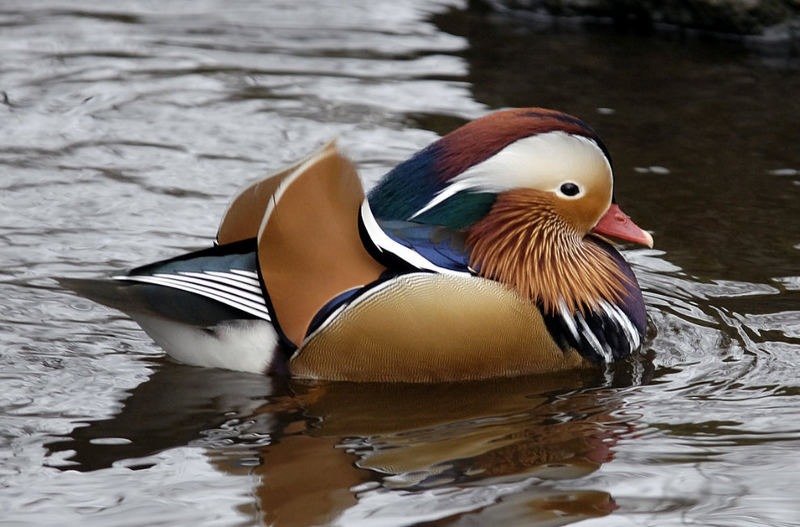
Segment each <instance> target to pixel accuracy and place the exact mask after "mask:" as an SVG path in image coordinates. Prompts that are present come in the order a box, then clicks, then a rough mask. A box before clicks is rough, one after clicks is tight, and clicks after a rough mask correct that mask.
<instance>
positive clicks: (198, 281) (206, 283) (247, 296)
mask: <svg viewBox="0 0 800 527" xmlns="http://www.w3.org/2000/svg"><path fill="white" fill-rule="evenodd" d="M198 274H200V277H193V276H185V275H184V273H180V274H168V273H163V274H162V273H156V274H154V275H153V276H156V277H164V278H169V279H171V280H177V281H180V282H186V283H189V284H192V285H196V286H197V287H204V288H208V289H212V290H216V291H217V292H218V293H219V294H220V295H223V296H230V297H231V299H232V300H233V299H237V298H238V299H241V300H243V301H248V302H254V303H255V304H256V305H260V304H262V303H263V302H264V299H263V298H262V297H261V295H260V294H258V295H254V294H252V293H248V292H247V291H242V290H241V289H237V288H234V287H228V286H226V285H222V284H219V283H216V282H213V281H210V280H208V279H206V277H204V276H203V275H202V273H198ZM260 292H261V291H259V293H260Z"/></svg>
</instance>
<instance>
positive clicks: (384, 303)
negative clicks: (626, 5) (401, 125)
mask: <svg viewBox="0 0 800 527" xmlns="http://www.w3.org/2000/svg"><path fill="white" fill-rule="evenodd" d="M604 236H610V237H614V238H618V239H621V240H627V241H631V242H636V243H639V244H643V245H647V246H652V237H651V236H650V234H648V233H647V232H645V231H643V230H642V229H640V228H639V227H638V226H636V224H635V223H633V222H632V221H631V220H630V218H628V216H627V215H625V214H624V213H623V212H622V211H621V210H620V208H619V206H618V205H617V204H616V202H615V199H614V194H613V173H612V166H611V160H610V156H609V153H608V150H607V149H606V147H605V146H604V144H603V143H602V142H601V141H600V139H599V138H598V137H597V135H596V134H595V133H594V132H593V131H592V130H591V129H590V128H589V127H588V126H587V125H585V124H584V123H583V122H581V121H580V120H579V119H577V118H575V117H572V116H570V115H567V114H564V113H561V112H557V111H553V110H546V109H541V108H525V109H514V110H506V111H500V112H496V113H493V114H490V115H487V116H485V117H482V118H480V119H477V120H475V121H472V122H469V123H467V124H466V125H464V126H462V127H461V128H458V129H456V130H455V131H453V132H451V133H449V134H448V135H446V136H444V137H442V138H441V139H439V140H438V141H436V142H434V143H432V144H431V145H429V146H428V147H427V148H424V149H423V150H421V151H419V152H418V153H416V154H415V155H414V156H412V157H411V158H410V159H408V160H407V161H405V162H403V163H401V164H400V165H398V166H397V167H396V168H394V169H393V170H391V171H390V172H388V173H387V174H386V175H385V176H384V177H383V178H382V179H381V180H380V181H379V182H378V183H377V185H376V186H375V187H374V188H373V189H372V190H371V192H370V193H369V194H368V196H366V198H365V194H364V191H363V189H362V185H361V182H360V180H359V178H358V175H357V173H356V169H355V168H354V166H353V164H352V163H351V162H350V161H349V160H348V159H347V158H346V157H345V156H344V155H343V154H342V153H340V151H339V149H338V148H337V146H336V144H335V143H333V142H332V143H330V144H328V145H326V146H325V147H323V148H322V149H321V150H319V151H317V152H315V153H313V154H312V155H310V156H309V157H307V158H305V159H303V160H301V161H299V162H297V163H295V164H294V165H292V166H290V167H288V168H285V169H283V170H281V171H279V172H277V173H275V174H272V175H270V176H268V177H266V178H264V179H262V180H260V181H258V182H256V183H254V184H252V185H250V186H249V187H247V188H246V189H245V190H243V191H242V192H241V193H240V194H239V195H238V196H237V197H236V198H235V199H234V200H233V202H232V203H231V204H230V206H229V207H228V209H227V211H226V212H225V214H224V217H223V218H222V222H221V224H220V227H219V230H218V233H217V238H216V244H215V245H214V246H213V247H212V248H209V249H206V250H201V251H198V252H192V253H189V254H184V255H181V256H178V257H175V258H171V259H168V260H164V261H160V262H156V263H152V264H149V265H145V266H143V267H138V268H136V269H133V270H131V271H130V272H128V273H127V274H124V275H121V276H115V277H113V278H114V280H115V282H114V283H115V286H114V287H113V288H112V289H111V290H109V289H108V288H106V289H105V290H101V288H100V287H96V286H97V284H98V282H97V281H95V282H93V283H94V286H93V287H86V284H84V286H82V287H79V288H77V289H81V291H82V292H83V293H84V294H85V295H87V296H89V297H91V298H93V299H94V300H97V301H99V302H102V303H105V304H107V305H111V306H113V307H117V308H119V309H121V310H123V311H126V312H128V313H129V314H130V315H131V316H132V318H133V319H134V320H136V322H138V323H139V325H141V326H142V328H143V329H144V330H145V331H146V332H147V333H148V334H149V335H150V336H151V337H152V338H153V339H154V340H155V341H156V343H158V344H159V345H160V346H161V347H163V348H164V349H165V350H166V351H167V353H168V354H170V355H171V356H172V357H173V358H174V359H176V360H178V361H180V362H184V363H187V364H191V365H198V366H211V367H221V368H228V369H233V370H242V371H250V372H261V373H264V372H266V373H270V372H283V373H289V374H291V375H293V376H295V377H299V378H315V379H328V380H347V381H400V382H435V381H457V380H471V379H481V378H489V377H500V376H514V375H523V374H534V373H548V372H555V371H561V370H568V369H576V368H590V367H597V366H598V365H604V364H607V363H610V362H613V361H615V360H618V359H620V358H623V357H625V356H627V355H628V354H630V353H631V352H632V351H633V350H635V349H636V348H638V347H639V346H640V344H641V342H642V339H643V337H644V333H645V329H646V324H647V321H646V314H645V306H644V301H643V298H642V294H641V291H640V289H639V286H638V284H637V281H636V278H635V276H634V274H633V272H632V270H631V268H630V266H629V265H628V264H627V263H626V261H625V260H624V258H623V257H622V255H621V254H620V253H619V252H617V250H616V249H615V248H614V247H613V246H612V245H611V243H610V242H609V241H608V240H607V239H605V237H604ZM105 283H109V282H108V281H105ZM72 285H73V288H75V287H74V285H75V283H74V282H73V283H72Z"/></svg>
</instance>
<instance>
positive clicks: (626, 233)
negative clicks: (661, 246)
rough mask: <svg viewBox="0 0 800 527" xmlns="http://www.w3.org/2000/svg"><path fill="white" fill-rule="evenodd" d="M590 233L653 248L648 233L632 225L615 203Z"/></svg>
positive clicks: (630, 220) (651, 238)
mask: <svg viewBox="0 0 800 527" xmlns="http://www.w3.org/2000/svg"><path fill="white" fill-rule="evenodd" d="M592 232H594V233H597V234H604V235H606V236H611V237H613V238H619V239H620V240H626V241H629V242H635V243H640V244H642V245H646V246H648V247H653V237H652V236H650V233H649V232H645V231H643V230H642V229H641V228H639V226H638V225H636V224H635V223H633V220H632V219H630V218H629V217H628V215H627V214H625V213H624V212H622V209H620V208H619V205H617V204H616V203H612V204H611V206H610V207H609V208H608V210H607V211H606V213H605V214H604V215H603V217H602V218H600V221H598V222H597V225H595V226H594V228H593V229H592Z"/></svg>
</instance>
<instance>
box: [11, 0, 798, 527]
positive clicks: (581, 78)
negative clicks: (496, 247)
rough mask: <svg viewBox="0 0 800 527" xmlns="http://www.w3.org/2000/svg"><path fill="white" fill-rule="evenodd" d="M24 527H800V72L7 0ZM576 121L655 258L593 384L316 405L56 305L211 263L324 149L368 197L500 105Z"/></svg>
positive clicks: (410, 29)
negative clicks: (114, 284) (92, 280)
mask: <svg viewBox="0 0 800 527" xmlns="http://www.w3.org/2000/svg"><path fill="white" fill-rule="evenodd" d="M0 57H2V63H1V64H2V67H1V68H0V92H2V94H0V95H2V97H0V243H2V247H3V249H2V260H1V263H2V265H0V328H2V331H1V332H0V510H3V511H4V513H3V522H4V524H9V525H26V524H35V525H65V524H81V525H88V526H93V525H97V526H116V525H157V524H161V525H187V524H198V525H251V524H268V523H274V524H277V525H310V524H340V525H411V524H426V523H429V524H436V525H483V524H488V523H498V524H502V525H563V524H568V523H572V522H576V521H579V520H582V521H583V523H581V525H587V526H589V525H591V526H600V525H610V526H620V525H622V526H624V525H658V526H668V525H684V524H690V523H694V524H698V525H720V526H749V525H754V526H755V525H773V526H781V525H800V502H798V500H797V498H796V495H797V493H796V487H797V486H798V484H800V476H798V474H800V461H799V460H800V458H798V456H797V455H796V452H797V450H798V448H800V411H798V405H799V404H800V397H799V395H800V386H799V385H798V382H797V381H796V379H797V373H796V372H797V369H798V364H800V356H798V353H800V273H798V267H799V265H798V263H799V262H800V253H798V251H800V214H798V213H799V212H800V207H798V203H800V150H799V149H798V148H797V145H796V142H797V138H798V137H800V124H798V123H800V99H798V98H797V96H796V94H797V93H800V77H798V65H797V63H796V62H793V61H792V60H791V59H785V58H775V57H770V56H764V55H759V54H756V53H753V52H747V51H744V50H741V49H738V48H737V47H735V46H733V45H730V44H725V45H723V44H714V43H709V42H701V41H692V40H686V41H684V40H679V39H670V38H663V37H659V38H654V37H652V36H651V37H647V36H640V35H633V34H622V35H620V34H614V33H613V32H610V31H590V32H578V31H574V30H540V31H529V30H526V29H524V28H523V27H521V26H517V25H515V24H513V23H512V22H511V21H507V20H506V21H494V20H490V19H487V18H485V17H481V16H477V15H468V14H465V13H464V12H463V6H462V4H461V3H460V2H457V1H455V0H453V1H440V2H422V1H420V2H389V1H378V2H371V3H369V6H368V7H365V6H364V5H362V3H361V2H337V3H335V5H334V4H332V3H329V2H314V1H310V2H285V3H281V2H265V3H261V4H258V5H254V4H252V3H250V2H228V1H226V2H221V1H218V0H206V1H202V2H192V3H185V2H177V1H176V2H172V1H162V2H158V3H155V4H154V3H152V2H145V1H140V2H126V3H125V4H124V5H123V4H108V3H106V2H99V1H96V2H93V1H89V0H81V1H78V2H69V3H63V2H55V1H49V0H45V1H41V2H36V3H29V2H24V1H21V0H20V1H13V0H12V1H10V2H8V1H7V2H4V3H3V5H2V7H0ZM533 105H537V106H546V107H553V108H558V109H561V110H564V111H568V112H570V113H573V114H576V115H579V116H581V117H582V118H583V119H584V120H586V121H587V122H589V123H590V124H591V125H592V126H593V127H594V128H596V129H597V131H598V132H599V134H600V135H601V136H602V137H603V139H604V141H605V142H606V143H607V145H608V146H609V148H610V149H611V152H612V155H613V157H614V164H615V171H616V178H617V182H616V192H617V197H618V200H619V201H620V202H621V203H622V205H623V207H624V208H625V209H626V210H627V211H628V212H629V213H630V214H631V215H632V216H633V217H634V218H635V219H636V221H637V223H639V224H640V225H642V226H645V227H647V228H650V229H652V230H653V231H654V234H655V239H656V248H655V249H652V250H649V249H636V248H629V249H628V250H626V251H625V254H626V257H627V258H628V259H629V260H630V261H631V262H632V264H633V266H634V269H635V271H636V272H637V275H638V276H639V279H640V282H641V283H642V286H643V289H644V291H645V298H646V301H647V303H648V309H649V315H650V329H649V336H648V339H647V341H646V343H645V346H644V348H643V350H642V351H641V352H640V353H638V354H636V355H635V356H634V357H632V358H631V360H629V361H628V362H626V363H623V364H620V365H618V367H615V368H614V369H610V370H608V371H604V372H598V373H596V374H584V375H577V374H566V375H562V376H558V377H555V378H540V377H533V378H520V379H500V380H495V381H490V382H483V383H470V384H465V385H462V384H446V385H434V386H402V385H401V386H385V385H353V384H347V383H338V384H337V383H328V384H326V383H322V384H309V383H298V382H292V381H289V380H286V379H269V378H264V377H261V376H257V375H248V374H241V373H234V372H225V371H218V370H211V369H206V370H204V369H197V368H191V367H187V366H182V365H176V364H173V363H171V362H169V361H168V360H166V359H165V358H164V357H163V353H162V352H161V351H160V350H159V349H158V348H157V347H156V346H155V345H154V344H153V343H152V342H151V341H150V340H149V339H148V338H147V337H146V335H144V333H143V332H142V331H141V330H139V329H138V327H137V326H136V325H135V324H134V323H133V322H131V321H130V320H128V319H127V318H126V317H125V316H123V315H121V314H119V313H117V312H114V311H111V310H109V309H106V308H104V307H102V306H99V305H96V304H93V303H91V302H89V301H87V300H83V299H81V298H78V297H75V296H73V295H72V294H70V293H68V292H67V291H64V290H62V289H61V288H60V287H59V286H58V285H57V283H56V281H55V280H54V277H59V276H71V277H99V276H106V275H109V274H113V273H115V272H119V271H121V270H123V269H125V268H128V267H131V266H134V265H139V264H142V263H146V262H148V261H152V260H156V259H160V258H165V257H169V256H172V255H175V254H178V253H180V252H182V251H186V250H192V249H196V248H200V247H204V246H207V245H208V244H209V243H210V240H211V239H212V237H213V235H214V233H215V231H216V226H217V221H218V219H219V216H220V215H221V213H222V212H223V211H224V209H225V206H226V205H227V201H228V199H230V197H231V196H232V195H233V193H235V192H236V190H237V189H239V188H241V187H242V186H244V185H245V184H246V183H248V182H249V181H251V180H253V179H254V178H256V177H258V176H259V175H261V174H264V173H265V172H267V171H270V170H273V169H275V168H278V167H280V166H281V165H282V164H285V163H288V162H290V161H292V160H294V159H296V158H298V157H300V156H302V155H304V154H305V153H307V152H309V151H310V150H312V149H314V148H316V147H318V146H319V145H320V144H322V143H323V142H324V141H326V140H328V139H330V138H331V137H334V136H338V137H339V139H340V141H341V142H342V144H343V145H344V146H345V147H346V148H347V150H348V152H349V153H350V154H351V156H352V157H353V158H354V159H355V160H356V161H357V162H358V164H359V166H360V168H361V170H362V174H363V176H364V181H365V183H366V184H367V185H369V184H371V183H372V182H374V181H375V179H376V178H377V177H379V176H380V174H382V173H383V172H385V171H386V170H388V169H389V168H390V167H392V166H393V165H394V164H396V163H397V162H399V161H401V160H402V159H404V158H406V157H407V156H409V155H410V154H411V153H413V152H414V151H415V150H416V149H418V148H420V147H422V146H424V145H426V144H427V143H429V142H430V141H432V140H433V139H435V138H436V137H437V136H438V135H439V134H443V133H446V132H447V131H449V130H451V129H453V128H454V127H455V126H457V125H459V124H461V123H463V122H465V121H467V120H469V119H471V118H474V117H477V116H479V115H482V114H484V113H486V112H488V111H491V110H493V109H497V108H503V107H508V106H533Z"/></svg>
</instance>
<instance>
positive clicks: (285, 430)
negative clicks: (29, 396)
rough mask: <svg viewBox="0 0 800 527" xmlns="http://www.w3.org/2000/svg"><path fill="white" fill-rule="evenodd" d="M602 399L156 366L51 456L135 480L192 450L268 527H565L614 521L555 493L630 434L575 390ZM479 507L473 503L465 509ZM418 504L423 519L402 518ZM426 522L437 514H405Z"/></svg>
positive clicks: (584, 499)
mask: <svg viewBox="0 0 800 527" xmlns="http://www.w3.org/2000/svg"><path fill="white" fill-rule="evenodd" d="M606 383H607V380H605V381H604V380H603V379H602V378H598V377H597V374H592V373H587V372H581V373H568V374H564V375H561V376H557V377H552V376H550V377H547V378H542V377H525V378H514V379H497V380H492V381H484V382H473V383H449V384H432V385H413V384H359V383H305V382H304V383H300V382H293V381H289V380H285V379H280V378H264V377H260V376H256V375H249V374H241V373H235V372H227V371H219V370H212V369H198V368H191V367H185V366H179V365H173V364H164V366H163V367H162V368H161V369H160V370H158V371H156V372H155V373H154V374H153V376H152V377H151V378H150V379H149V380H148V381H147V382H145V383H143V384H142V385H140V386H139V387H137V388H136V389H135V390H134V391H133V392H132V393H131V395H130V397H129V398H128V399H127V400H126V401H125V405H124V408H123V409H122V411H121V412H120V413H119V414H118V415H117V416H115V417H114V418H112V419H107V420H103V421H96V422H92V423H89V424H88V425H87V426H85V427H81V428H77V429H75V430H74V431H73V432H72V434H71V435H70V437H69V438H65V439H63V440H59V441H57V442H54V443H52V444H50V445H49V448H50V450H51V452H54V453H55V452H62V451H66V450H71V451H74V455H73V456H72V458H71V459H70V462H71V463H72V464H71V465H68V466H66V467H64V468H69V469H77V470H96V469H100V468H103V467H108V466H110V465H111V464H113V463H115V462H124V464H125V465H126V466H129V467H132V468H146V467H147V466H148V461H147V456H149V455H151V454H153V453H156V452H159V451H162V450H165V449H169V448H174V447H179V446H185V445H187V444H194V445H198V446H203V447H205V448H206V451H207V453H208V455H209V459H210V460H211V461H212V463H213V464H214V466H215V467H217V468H218V469H219V470H221V471H224V472H228V473H234V474H248V475H250V476H251V477H252V479H250V480H249V481H253V482H254V485H255V489H254V496H255V500H256V503H254V504H253V505H255V507H257V508H258V509H259V510H260V511H262V512H263V516H264V517H263V521H264V522H265V523H267V524H271V525H280V526H293V525H319V524H329V523H344V522H345V520H346V519H347V518H350V519H354V518H359V517H364V518H366V517H374V516H375V515H377V516H379V517H380V516H381V514H382V513H383V512H385V511H382V510H381V507H383V505H380V504H382V503H385V502H386V501H387V500H388V501H389V502H393V500H400V502H399V503H398V504H397V505H392V506H391V507H395V506H401V505H402V501H403V500H405V499H408V500H410V501H409V502H408V504H407V506H405V509H406V510H407V517H405V518H400V519H398V520H397V521H396V522H394V523H409V522H411V523H419V522H422V521H427V520H431V521H433V520H436V522H437V524H446V523H450V522H456V523H460V522H465V521H466V522H468V523H471V522H472V521H478V522H479V523H482V522H484V521H500V519H501V518H503V522H504V523H508V522H510V523H511V524H513V523H526V524H530V522H532V521H535V522H543V524H546V525H564V524H567V523H571V522H574V521H578V520H580V519H584V518H588V517H592V516H600V515H604V514H608V513H609V512H611V511H612V510H614V508H615V505H614V502H613V500H612V498H611V497H610V496H609V495H608V494H607V493H605V492H602V491H596V490H564V489H559V483H558V482H559V480H574V479H577V478H580V477H582V476H585V475H587V474H590V473H591V472H593V471H595V470H597V469H598V468H599V467H600V466H601V465H602V464H603V463H605V462H607V461H609V460H611V459H612V457H613V451H612V447H613V446H614V444H615V442H616V441H617V439H618V438H619V437H620V436H621V435H622V434H625V433H626V432H628V431H629V430H630V425H629V424H627V423H625V422H623V421H621V420H620V418H619V417H616V416H615V410H616V409H617V407H618V404H619V403H618V402H617V401H618V400H617V399H615V396H614V393H615V392H613V391H611V390H592V389H586V388H587V387H591V386H598V385H602V384H606ZM114 438H116V439H117V440H113V439H114ZM231 445H233V446H235V448H230V446H231ZM254 457H255V458H257V463H253V462H252V460H253V458H254ZM137 460H138V461H137ZM150 464H152V462H150ZM254 465H255V466H254ZM476 492H479V494H480V496H481V498H480V499H477V498H471V497H470V496H472V495H473V494H474V493H476ZM462 494H463V496H462ZM476 495H477V494H476ZM464 496H466V497H467V499H464ZM416 500H422V505H421V506H420V507H421V508H420V509H413V508H412V509H409V508H408V505H411V504H412V503H415V502H416ZM372 503H378V505H375V506H374V507H375V510H373V509H371V508H370V507H373V505H371V504H372ZM391 507H390V508H391ZM426 508H430V509H431V510H432V512H430V514H423V513H421V512H420V515H417V514H416V513H417V511H422V510H424V509H426ZM347 521H348V522H349V520H347ZM389 523H393V522H392V521H389Z"/></svg>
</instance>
